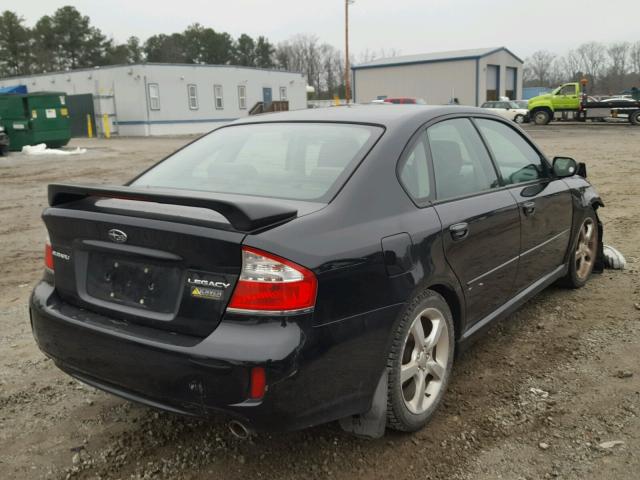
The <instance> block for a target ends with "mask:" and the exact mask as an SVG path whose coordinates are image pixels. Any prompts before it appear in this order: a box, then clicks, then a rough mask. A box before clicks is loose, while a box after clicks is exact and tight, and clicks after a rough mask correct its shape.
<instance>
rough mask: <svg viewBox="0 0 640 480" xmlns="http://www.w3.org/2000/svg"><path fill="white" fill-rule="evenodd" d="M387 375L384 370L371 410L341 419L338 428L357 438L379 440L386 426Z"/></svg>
mask: <svg viewBox="0 0 640 480" xmlns="http://www.w3.org/2000/svg"><path fill="white" fill-rule="evenodd" d="M388 384H389V374H388V372H387V370H386V369H385V371H384V373H383V374H382V376H381V377H380V380H379V381H378V386H377V387H376V391H375V393H374V394H373V402H371V410H369V411H368V412H366V413H363V414H361V415H352V416H350V417H346V418H341V419H340V426H341V427H342V429H343V430H344V431H345V432H349V433H353V434H354V435H357V436H359V437H366V438H380V437H382V436H384V431H385V428H386V426H387V389H388Z"/></svg>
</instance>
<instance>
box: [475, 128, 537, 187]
mask: <svg viewBox="0 0 640 480" xmlns="http://www.w3.org/2000/svg"><path fill="white" fill-rule="evenodd" d="M476 122H477V124H478V128H479V129H480V132H481V133H482V135H483V136H484V138H485V140H486V141H487V145H488V146H489V149H490V150H491V152H492V153H493V158H494V159H495V162H496V165H497V166H498V170H500V174H501V175H502V178H503V180H504V181H505V183H506V184H507V185H511V184H514V183H522V182H529V181H532V180H536V179H538V178H542V177H543V176H544V172H545V170H544V166H543V163H542V159H541V158H540V154H539V153H538V152H537V151H536V150H535V149H534V148H533V147H532V146H531V145H530V144H529V143H528V142H527V141H526V140H525V139H524V138H522V136H521V135H520V134H518V133H517V132H516V131H515V130H513V129H512V128H511V127H508V126H507V125H505V124H504V123H502V122H497V121H495V120H487V119H484V118H481V119H480V118H479V119H477V120H476Z"/></svg>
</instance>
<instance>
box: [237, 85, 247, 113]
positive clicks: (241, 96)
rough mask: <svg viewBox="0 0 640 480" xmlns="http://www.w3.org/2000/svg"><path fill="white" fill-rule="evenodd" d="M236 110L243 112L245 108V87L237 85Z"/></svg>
mask: <svg viewBox="0 0 640 480" xmlns="http://www.w3.org/2000/svg"><path fill="white" fill-rule="evenodd" d="M238 108H239V109H240V110H245V109H246V108H247V87H246V86H245V85H238Z"/></svg>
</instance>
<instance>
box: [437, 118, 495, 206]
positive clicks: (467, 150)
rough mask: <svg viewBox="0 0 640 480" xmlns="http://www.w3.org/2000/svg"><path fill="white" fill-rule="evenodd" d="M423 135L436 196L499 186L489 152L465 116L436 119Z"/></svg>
mask: <svg viewBox="0 0 640 480" xmlns="http://www.w3.org/2000/svg"><path fill="white" fill-rule="evenodd" d="M427 136H428V139H429V148H430V150H431V158H432V159H433V171H434V175H435V184H436V197H437V198H438V200H445V199H448V198H453V197H460V196H464V195H471V194H474V193H479V192H483V191H486V190H490V189H492V188H496V187H498V186H499V182H498V177H497V175H496V171H495V169H494V168H493V164H492V163H491V158H490V157H489V153H488V152H487V149H486V148H485V147H484V145H483V144H482V140H481V138H480V136H479V135H478V132H477V131H476V129H475V128H474V127H473V125H472V124H471V121H470V120H469V119H467V118H456V119H453V120H445V121H443V122H440V123H437V124H435V125H433V126H431V127H429V128H428V129H427Z"/></svg>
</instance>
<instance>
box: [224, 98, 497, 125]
mask: <svg viewBox="0 0 640 480" xmlns="http://www.w3.org/2000/svg"><path fill="white" fill-rule="evenodd" d="M483 112H485V111H484V110H482V109H480V108H477V107H467V106H461V105H395V104H390V105H388V106H387V107H385V108H380V106H379V105H349V106H339V107H326V108H310V109H305V110H292V111H288V112H276V113H264V114H260V115H252V116H249V117H244V118H242V119H240V120H236V121H235V122H233V123H232V125H233V124H236V125H237V124H249V123H265V122H269V123H271V122H345V123H365V124H374V125H381V126H383V127H389V128H393V127H395V126H401V125H402V126H404V125H406V124H411V123H414V124H415V125H416V126H419V125H421V124H423V123H425V122H428V121H429V120H431V119H433V118H436V117H440V116H442V115H447V114H452V113H457V114H465V113H467V114H474V113H483Z"/></svg>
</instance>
